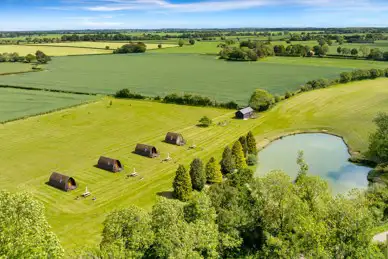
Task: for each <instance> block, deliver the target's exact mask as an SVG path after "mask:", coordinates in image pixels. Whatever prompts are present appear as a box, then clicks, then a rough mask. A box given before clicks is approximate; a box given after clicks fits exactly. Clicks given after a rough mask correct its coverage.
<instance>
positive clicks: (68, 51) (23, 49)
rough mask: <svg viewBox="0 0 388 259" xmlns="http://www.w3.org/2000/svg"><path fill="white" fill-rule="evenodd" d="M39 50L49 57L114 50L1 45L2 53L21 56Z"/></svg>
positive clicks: (0, 50) (106, 52) (107, 52)
mask: <svg viewBox="0 0 388 259" xmlns="http://www.w3.org/2000/svg"><path fill="white" fill-rule="evenodd" d="M37 50H40V51H43V52H44V53H45V54H46V55H49V56H72V55H88V54H109V53H112V50H105V49H89V48H72V47H53V46H40V45H0V53H4V52H17V53H18V54H19V55H20V56H26V55H28V54H35V52H36V51H37Z"/></svg>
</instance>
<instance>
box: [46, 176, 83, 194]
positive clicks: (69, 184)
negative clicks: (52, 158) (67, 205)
mask: <svg viewBox="0 0 388 259" xmlns="http://www.w3.org/2000/svg"><path fill="white" fill-rule="evenodd" d="M48 184H49V185H51V186H53V187H55V188H58V189H60V190H62V191H65V192H68V191H71V190H74V189H76V188H77V183H76V182H75V180H74V178H73V177H69V176H66V175H63V174H60V173H56V172H54V173H52V174H51V176H50V179H49V182H48Z"/></svg>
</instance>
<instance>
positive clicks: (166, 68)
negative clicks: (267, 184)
mask: <svg viewBox="0 0 388 259" xmlns="http://www.w3.org/2000/svg"><path fill="white" fill-rule="evenodd" d="M285 59H287V58H285ZM280 60H281V59H280ZM300 60H301V61H300V62H301V63H300V64H298V65H294V62H291V63H289V64H281V62H279V61H278V62H272V63H271V62H266V61H259V62H226V61H222V60H217V59H216V58H215V57H213V56H205V55H191V54H168V55H167V54H156V53H155V54H154V53H148V54H134V55H103V56H82V57H60V58H55V59H53V61H51V62H50V63H49V65H48V66H47V71H44V72H39V73H30V74H26V75H18V76H3V77H1V78H0V84H7V85H17V86H28V87H37V88H48V89H61V90H68V91H79V92H89V93H90V92H91V93H102V94H113V93H115V92H116V91H117V90H119V89H122V88H129V89H131V90H132V91H135V92H138V93H141V94H145V95H149V96H156V95H161V96H164V95H166V94H168V93H183V92H185V93H197V94H201V95H205V96H208V97H210V98H214V99H216V100H218V101H230V100H235V101H237V102H238V103H241V104H246V102H247V100H248V99H249V96H250V94H251V93H252V91H253V90H254V89H256V88H263V89H267V90H269V91H270V92H272V93H274V94H284V93H285V92H286V91H293V90H296V89H298V88H299V87H300V85H301V84H303V83H305V82H306V81H308V80H311V79H317V78H322V77H323V78H333V77H338V75H339V73H340V72H342V71H350V70H351V69H352V68H351V67H349V66H348V65H349V64H344V65H338V66H337V65H330V66H329V65H325V66H312V65H311V64H309V63H308V64H303V62H304V61H302V59H300ZM269 61H270V60H269ZM333 62H334V61H333ZM295 63H297V62H295ZM334 63H335V62H334ZM340 64H341V63H340ZM360 64H361V63H360Z"/></svg>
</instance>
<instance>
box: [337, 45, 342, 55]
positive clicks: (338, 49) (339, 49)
mask: <svg viewBox="0 0 388 259" xmlns="http://www.w3.org/2000/svg"><path fill="white" fill-rule="evenodd" d="M337 53H338V54H341V53H342V48H341V46H339V47H338V48H337Z"/></svg>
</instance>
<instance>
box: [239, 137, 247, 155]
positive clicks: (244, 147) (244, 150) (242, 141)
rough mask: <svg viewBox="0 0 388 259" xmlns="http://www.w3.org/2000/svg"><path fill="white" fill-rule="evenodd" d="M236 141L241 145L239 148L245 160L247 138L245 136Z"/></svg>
mask: <svg viewBox="0 0 388 259" xmlns="http://www.w3.org/2000/svg"><path fill="white" fill-rule="evenodd" d="M238 141H240V143H241V147H242V149H243V153H244V157H245V158H246V157H247V155H248V143H247V138H246V137H245V136H241V137H240V138H239V139H238Z"/></svg>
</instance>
